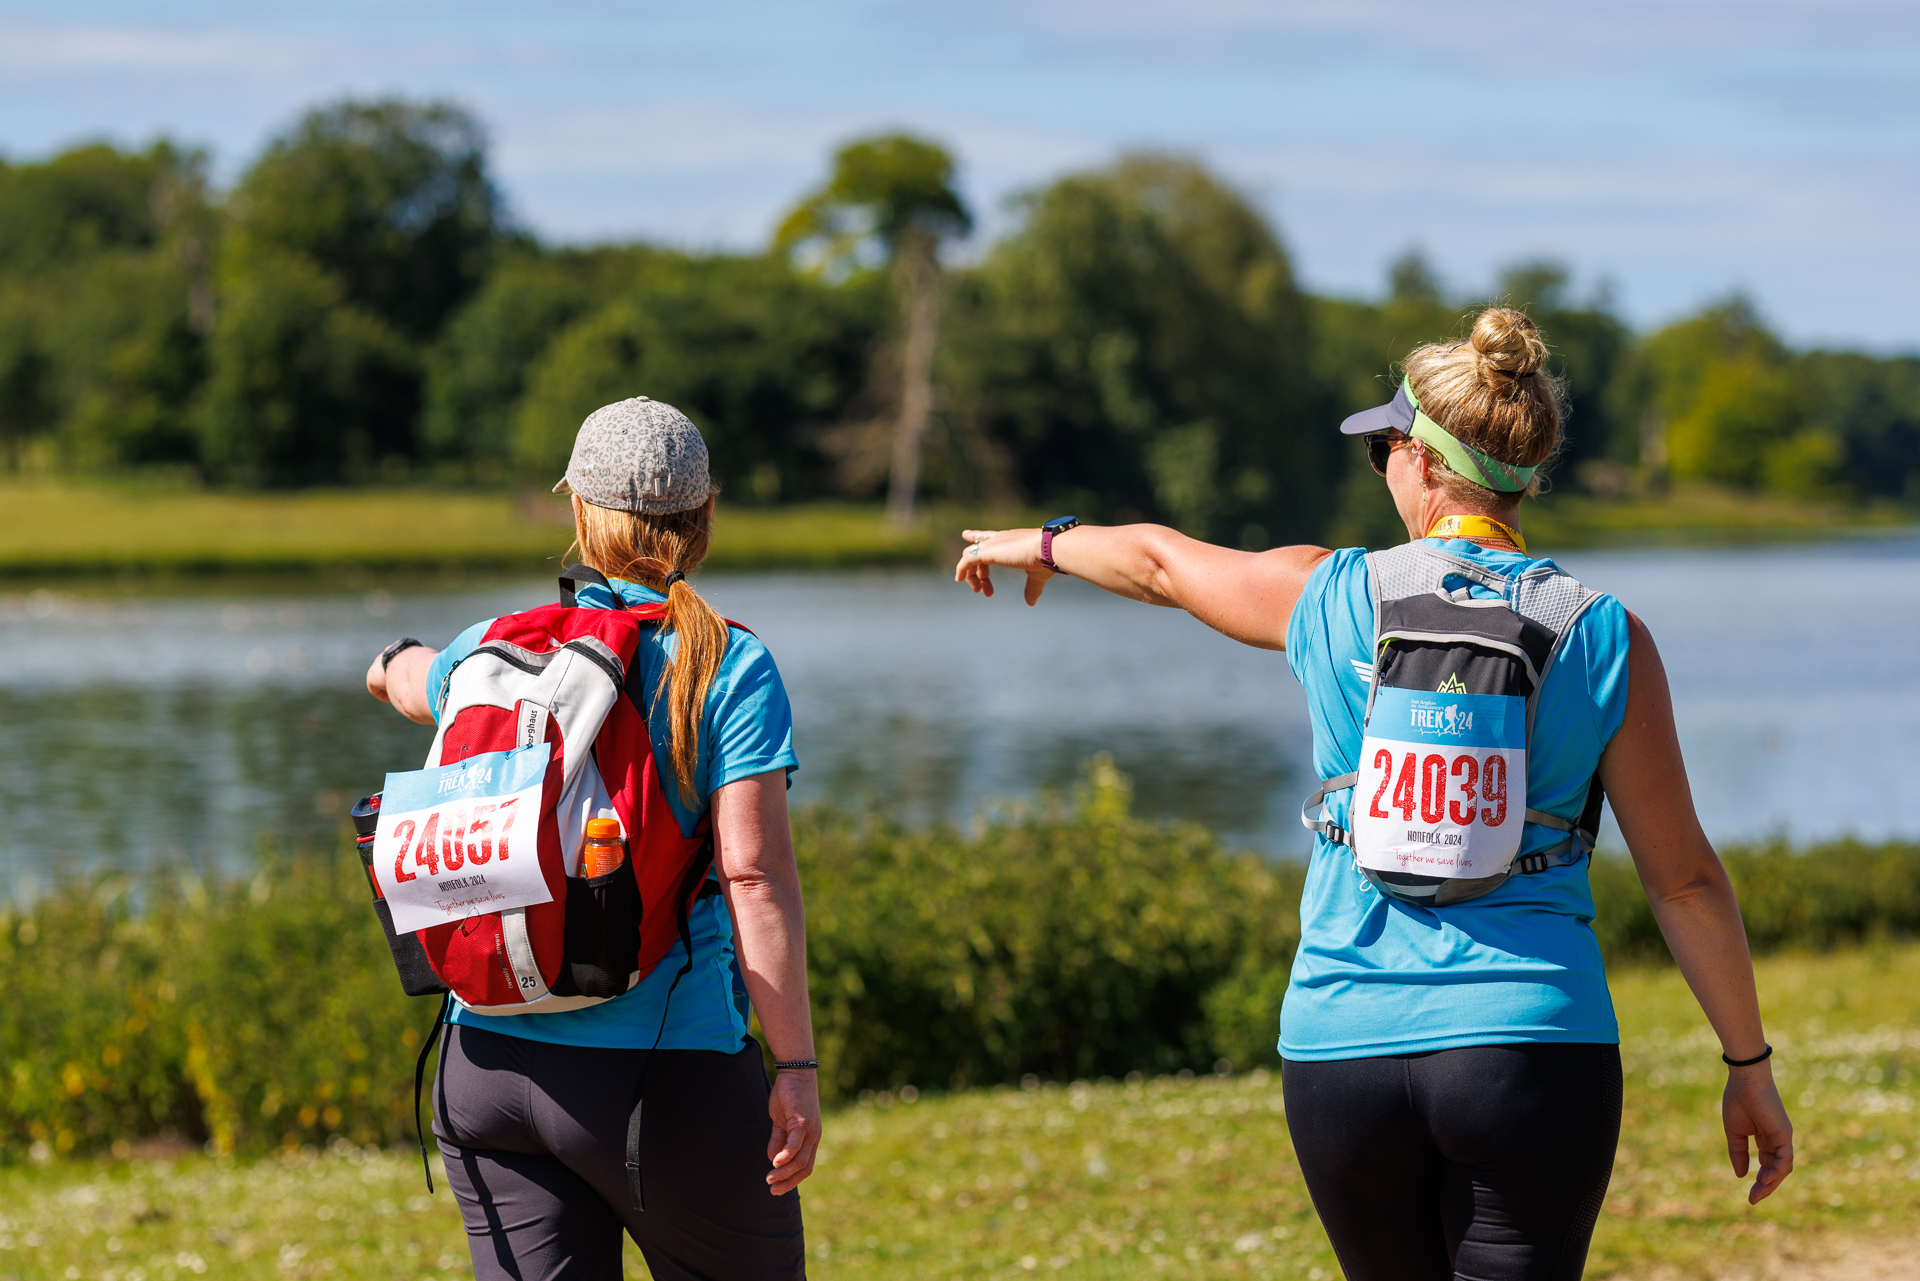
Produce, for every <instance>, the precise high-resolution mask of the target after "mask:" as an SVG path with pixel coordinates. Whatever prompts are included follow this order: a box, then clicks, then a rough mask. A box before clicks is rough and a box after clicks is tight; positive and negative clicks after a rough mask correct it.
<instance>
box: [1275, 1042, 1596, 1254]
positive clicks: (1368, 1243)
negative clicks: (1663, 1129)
mask: <svg viewBox="0 0 1920 1281" xmlns="http://www.w3.org/2000/svg"><path fill="white" fill-rule="evenodd" d="M1281 1081H1282V1087H1283V1090H1284V1092H1285V1095H1286V1101H1287V1126H1288V1128H1289V1129H1290V1130H1291V1132H1292V1135H1293V1146H1294V1151H1295V1152H1296V1153H1297V1154H1298V1156H1299V1158H1300V1169H1301V1170H1302V1172H1303V1173H1305V1174H1306V1176H1307V1190H1308V1191H1309V1192H1310V1193H1312V1195H1313V1208H1314V1209H1315V1210H1317V1211H1319V1213H1320V1221H1321V1223H1322V1224H1324V1225H1325V1226H1326V1229H1327V1236H1328V1237H1330V1238H1331V1239H1332V1241H1333V1249H1334V1253H1336V1254H1337V1255H1339V1257H1340V1266H1341V1267H1342V1268H1343V1269H1344V1270H1345V1271H1346V1274H1347V1277H1348V1281H1451V1279H1453V1278H1459V1279H1460V1281H1559V1279H1560V1278H1578V1277H1579V1276H1580V1273H1581V1270H1582V1269H1583V1268H1584V1267H1585V1266H1586V1259H1587V1242H1588V1240H1589V1238H1591V1237H1592V1235H1593V1224H1594V1220H1595V1219H1597V1218H1598V1217H1599V1215H1600V1202H1601V1199H1602V1198H1603V1197H1605V1196H1606V1192H1607V1178H1608V1176H1609V1175H1611V1174H1612V1172H1613V1153H1614V1148H1615V1146H1616V1145H1617V1144H1618V1143H1619V1140H1620V1049H1619V1047H1618V1046H1614V1045H1545V1044H1528V1045H1476V1046H1469V1047H1466V1048H1464V1049H1458V1050H1437V1051H1434V1052H1432V1053H1429V1054H1396V1055H1390V1056H1388V1057H1385V1058H1377V1059H1339V1060H1335V1061H1333V1062H1328V1063H1304V1062H1292V1061H1288V1062H1286V1063H1284V1064H1283V1065H1282V1068H1281Z"/></svg>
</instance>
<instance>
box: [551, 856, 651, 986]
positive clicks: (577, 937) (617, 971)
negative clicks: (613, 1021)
mask: <svg viewBox="0 0 1920 1281" xmlns="http://www.w3.org/2000/svg"><path fill="white" fill-rule="evenodd" d="M640 909H641V903H640V886H639V883H638V882H636V881H635V880H634V879H633V866H632V864H631V863H622V864H621V865H620V866H619V867H616V868H614V869H613V871H611V872H608V873H606V874H605V875H604V876H594V877H584V876H581V877H568V878H567V942H566V949H567V950H566V972H567V977H568V978H570V979H571V980H572V986H573V988H574V992H573V993H572V995H577V996H594V997H601V998H603V999H604V998H608V997H615V996H619V995H620V994H621V993H622V992H625V991H626V990H627V984H628V983H629V982H630V981H631V979H632V978H633V974H634V972H635V971H636V970H638V969H639V968H640V916H641V910H640ZM555 991H556V993H557V992H558V991H559V989H558V988H557V987H556V988H555Z"/></svg>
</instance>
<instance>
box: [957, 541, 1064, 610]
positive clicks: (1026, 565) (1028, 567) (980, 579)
mask: <svg viewBox="0 0 1920 1281" xmlns="http://www.w3.org/2000/svg"><path fill="white" fill-rule="evenodd" d="M960 536H961V537H962V538H964V539H966V540H967V549H966V550H965V551H963V552H961V553H960V563H959V564H958V565H955V566H954V567H953V581H954V582H956V583H965V584H966V585H967V586H968V587H971V588H972V589H973V590H974V591H976V592H978V593H980V594H981V595H983V596H991V595H993V573H992V568H991V567H992V566H994V565H1002V566H1005V567H1006V568H1008V569H1014V570H1021V571H1024V572H1025V573H1026V576H1027V604H1029V605H1034V604H1038V603H1039V601H1040V593H1041V592H1043V591H1045V590H1046V586H1047V580H1048V579H1050V578H1052V577H1053V573H1054V571H1052V570H1050V569H1048V568H1047V567H1046V566H1045V565H1044V564H1042V563H1041V561H1040V531H1039V530H1037V529H967V530H962V531H961V533H960Z"/></svg>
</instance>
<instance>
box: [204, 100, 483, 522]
mask: <svg viewBox="0 0 1920 1281" xmlns="http://www.w3.org/2000/svg"><path fill="white" fill-rule="evenodd" d="M232 203H233V208H232V214H233V217H232V222H231V228H230V230H229V233H228V235H227V238H226V241H225V244H224V246H223V252H222V255H221V278H222V288H223V293H224V301H223V305H222V307H221V308H220V314H219V320H218V323H217V325H216V327H215V331H214V335H213V342H212V352H211V373H210V379H209V391H208V397H207V411H206V415H205V430H204V436H203V454H204V457H205V460H206V462H207V464H208V465H209V466H210V467H211V468H212V469H213V470H214V471H215V472H216V473H217V474H221V475H225V476H227V477H230V478H233V479H242V480H250V481H253V482H256V483H274V484H301V483H311V482H314V481H325V480H335V479H341V478H349V479H350V478H356V477H363V476H366V475H368V474H369V473H370V471H371V470H372V469H375V468H378V469H381V470H385V469H387V468H389V467H393V466H396V465H404V464H405V462H406V461H407V460H409V459H410V458H412V457H414V456H415V455H416V453H417V452H418V441H417V440H416V438H415V429H416V423H417V419H418V416H419V409H420V405H421V400H422V382H423V378H424V362H425V350H426V345H427V343H428V342H429V341H430V340H431V339H432V338H433V336H434V335H435V334H436V333H437V332H438V331H439V329H440V328H441V326H442V325H443V323H444V322H445V321H446V319H447V318H448V317H449V316H450V315H451V314H452V313H453V311H454V310H455V309H456V308H457V307H458V306H459V305H460V304H461V303H462V302H463V301H464V300H465V299H466V298H467V296H468V295H469V294H471V293H472V292H473V291H474V290H475V289H476V288H477V287H478V286H479V284H480V282H481V280H482V278H483V277H484V275H485V273H486V270H487V268H488V266H489V265H490V261H491V258H492V255H493V250H494V248H495V246H496V245H497V243H498V242H499V239H500V235H501V227H500V218H501V213H500V205H499V202H498V200H497V198H496V197H495V195H494V191H493V187H492V184H491V183H490V182H489V181H488V178H487V174H486V164H485V139H484V136H483V134H482V131H481V129H480V126H479V124H478V123H477V122H476V121H474V120H473V118H472V117H470V116H468V115H467V114H466V113H465V112H463V111H461V110H460V109H458V108H456V107H452V106H448V105H445V104H440V103H429V104H424V105H423V104H417V103H409V102H399V101H383V102H344V103H339V104H337V105H334V106H331V107H326V108H323V109H321V110H318V111H313V112H310V113H308V115H306V116H305V117H304V118H303V119H302V120H301V121H300V122H299V123H298V124H297V125H295V126H294V128H293V129H292V130H291V131H290V132H289V133H288V134H286V135H285V136H284V137H282V138H279V139H277V140H276V141H275V142H273V143H272V144H271V145H270V146H269V147H268V148H267V151H266V153H265V154H264V155H262V156H261V158H260V159H259V161H258V162H256V163H255V164H254V166H253V167H252V168H251V169H250V170H249V171H248V172H247V174H246V175H245V176H244V177H243V178H242V179H241V181H240V184H239V187H238V188H237V189H236V190H235V192H234V195H233V202H232Z"/></svg>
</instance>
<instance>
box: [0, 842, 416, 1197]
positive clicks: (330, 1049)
mask: <svg viewBox="0 0 1920 1281" xmlns="http://www.w3.org/2000/svg"><path fill="white" fill-rule="evenodd" d="M347 859H348V860H351V861H350V862H343V861H341V860H337V859H322V860H313V859H284V860H283V859H276V858H268V859H266V860H264V861H263V863H262V865H261V868H260V870H259V872H258V873H257V875H256V876H255V877H254V878H253V880H252V881H250V882H249V881H241V882H235V883H232V884H225V885H206V884H203V883H202V882H200V881H199V880H197V879H195V878H192V877H182V878H179V879H177V880H165V879H156V880H155V881H153V882H152V883H150V884H149V885H148V886H147V887H146V888H147V893H146V895H145V898H146V901H145V902H144V903H143V904H142V905H141V910H139V911H137V912H136V911H135V910H134V909H133V906H132V902H131V900H132V897H133V895H132V890H133V888H134V887H133V884H132V882H131V881H130V880H129V878H126V877H118V878H114V879H110V880H106V881H103V882H100V883H98V884H95V885H90V886H82V885H71V886H68V887H66V888H65V889H64V890H63V891H61V892H59V893H56V894H53V895H51V896H49V897H47V898H45V899H42V900H41V901H40V902H38V903H37V904H35V905H34V907H33V908H32V909H31V910H30V911H27V912H25V913H14V912H6V913H0V966H4V967H5V968H6V972H7V973H8V974H9V975H10V976H11V978H12V987H13V992H14V997H13V999H12V1000H10V1001H8V1002H6V1003H5V1005H4V1007H0V1044H5V1045H6V1046H7V1047H8V1049H7V1058H8V1060H9V1062H8V1067H7V1072H6V1074H5V1075H4V1076H0V1159H17V1158H18V1157H20V1156H22V1155H26V1154H28V1153H30V1152H33V1151H35V1150H36V1148H37V1147H38V1145H42V1144H44V1145H45V1147H41V1148H38V1150H39V1151H41V1152H49V1151H50V1152H52V1153H56V1154H58V1153H66V1152H68V1151H73V1150H81V1151H86V1150H92V1149H98V1148H102V1147H105V1146H107V1145H109V1144H111V1143H113V1142H115V1141H119V1140H130V1139H137V1138H140V1137H142V1136H146V1135H152V1134H155V1133H160V1132H165V1131H169V1130H172V1131H177V1132H179V1133H180V1134H182V1135H183V1136H185V1137H189V1138H192V1139H195V1140H199V1141H207V1142H210V1143H211V1144H212V1145H213V1146H214V1147H215V1148H216V1149H219V1150H231V1149H233V1148H236V1147H245V1148H253V1149H260V1148H265V1147H270V1146H273V1145H276V1144H278V1145H284V1146H289V1147H297V1146H299V1145H301V1144H303V1143H309V1142H315V1141H318V1140H320V1139H322V1138H324V1137H326V1136H329V1135H343V1136H345V1137H347V1138H350V1139H352V1140H353V1141H354V1142H357V1143H367V1142H376V1141H377V1142H399V1141H402V1140H403V1139H411V1137H412V1133H413V1121H412V1118H411V1115H410V1113H409V1107H410V1104H411V1103H412V1089H411V1085H412V1067H413V1057H414V1054H415V1053H416V1052H417V1050H418V1047H419V1045H420V1037H421V1035H422V1033H423V1032H424V1031H425V1029H426V1028H427V1026H428V1025H429V1023H430V1021H431V1019H432V1012H433V1008H434V1007H433V1006H432V1005H431V1003H429V1002H425V1001H420V1002H409V1001H408V1000H407V998H406V997H404V996H402V995H401V993H400V989H399V986H398V984H397V983H395V981H394V978H393V973H392V962H391V961H389V960H388V959H387V949H386V945H385V942H384V940H383V938H382V936H381V934H380V929H379V926H378V925H377V924H376V923H375V921H374V918H373V914H372V912H371V911H370V910H369V909H368V906H367V902H368V892H367V890H366V888H365V884H364V882H362V881H361V880H360V879H359V877H360V870H359V862H358V860H357V859H355V858H354V857H353V856H352V855H351V854H349V855H347Z"/></svg>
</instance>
